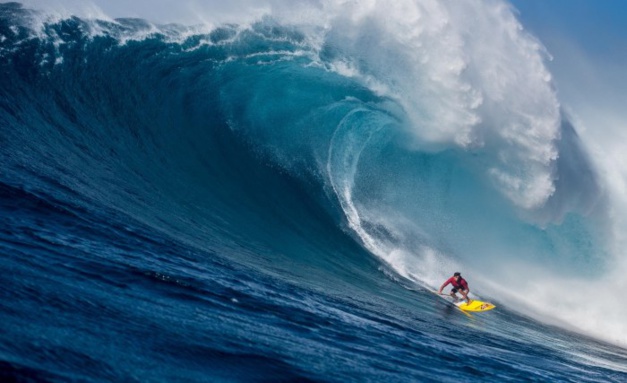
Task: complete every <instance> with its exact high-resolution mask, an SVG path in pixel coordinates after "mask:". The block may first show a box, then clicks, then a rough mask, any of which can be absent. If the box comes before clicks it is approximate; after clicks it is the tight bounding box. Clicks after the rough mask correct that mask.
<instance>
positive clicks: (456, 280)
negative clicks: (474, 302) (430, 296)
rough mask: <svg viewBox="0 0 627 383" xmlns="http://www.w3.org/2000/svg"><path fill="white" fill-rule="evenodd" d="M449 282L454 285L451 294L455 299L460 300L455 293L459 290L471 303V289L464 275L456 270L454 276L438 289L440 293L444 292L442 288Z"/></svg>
mask: <svg viewBox="0 0 627 383" xmlns="http://www.w3.org/2000/svg"><path fill="white" fill-rule="evenodd" d="M449 283H450V284H451V285H452V286H453V289H452V290H451V296H452V297H453V299H455V301H457V300H458V298H457V294H455V293H457V292H458V291H459V293H460V294H461V295H463V297H464V299H465V300H466V302H467V303H470V298H468V293H469V292H470V289H469V288H468V282H466V280H465V279H464V278H462V275H461V274H460V273H459V272H456V273H455V274H453V276H452V277H450V278H449V279H447V280H446V281H445V282H444V283H443V284H442V286H440V290H439V291H438V294H442V290H443V289H444V288H445V287H446V285H448V284H449Z"/></svg>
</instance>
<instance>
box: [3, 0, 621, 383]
mask: <svg viewBox="0 0 627 383" xmlns="http://www.w3.org/2000/svg"><path fill="white" fill-rule="evenodd" d="M41 16H42V13H40V12H35V11H31V10H28V9H24V8H22V7H21V6H20V5H19V4H15V3H5V4H0V165H1V172H0V212H1V213H0V214H1V217H2V220H1V221H0V306H1V309H0V380H2V381H8V382H68V381H70V382H97V381H102V382H110V381H120V382H127V381H130V382H133V381H136V382H177V381H181V382H196V381H198V382H219V381H225V382H233V381H242V382H258V381H272V382H275V381H276V382H282V381H316V382H318V381H320V382H351V381H354V382H365V381H372V382H380V381H394V382H405V381H406V382H415V381H434V382H447V381H451V382H452V381H460V380H461V381H478V382H479V381H480V382H483V381H576V382H623V381H625V380H627V351H625V349H624V348H620V347H619V346H615V345H612V344H608V343H603V342H601V341H599V340H595V339H594V338H591V337H587V336H584V335H579V334H578V333H577V332H575V331H571V330H565V329H562V328H560V327H557V326H551V325H546V324H543V322H540V321H537V320H535V319H531V318H529V317H527V316H524V315H521V314H520V313H517V312H516V311H514V310H513V306H515V305H514V304H512V303H511V302H508V301H506V300H499V298H498V296H497V297H495V299H491V300H492V301H494V303H495V304H497V306H498V307H497V309H496V310H493V311H491V312H488V313H483V314H475V315H472V316H467V315H464V314H463V313H461V312H460V311H459V310H457V309H456V308H454V307H452V306H450V305H449V304H448V303H447V302H445V301H444V300H441V299H438V298H437V297H435V296H434V295H433V294H431V293H430V292H428V289H429V284H430V281H425V280H423V281H421V280H419V279H416V278H411V277H408V275H409V276H412V275H415V274H413V271H412V269H411V268H407V269H400V271H399V268H398V264H396V263H394V262H393V261H390V260H389V259H387V260H386V259H382V258H381V257H380V254H378V253H377V250H376V249H378V248H377V247H376V246H379V245H380V246H381V248H384V247H385V246H387V244H389V243H393V242H394V241H399V242H403V241H406V240H407V239H406V238H405V237H403V234H402V233H401V232H400V231H399V232H393V231H392V230H391V229H390V226H389V225H387V226H386V225H384V224H383V222H384V220H383V219H374V218H372V217H367V214H365V213H364V212H366V211H368V212H369V213H372V211H373V210H372V209H368V204H369V203H371V201H373V200H378V199H386V198H387V202H389V204H390V205H394V204H396V206H401V205H403V204H404V203H405V201H403V203H400V202H399V197H398V195H395V194H390V193H389V190H388V187H389V185H387V183H383V182H379V181H378V180H380V179H383V178H384V177H383V176H382V175H387V176H388V177H391V178H394V177H393V174H394V172H395V171H398V172H399V173H398V174H397V176H398V177H400V178H396V179H394V180H393V182H394V183H396V184H397V186H398V188H402V187H405V186H412V187H414V186H416V185H421V186H425V187H427V186H429V187H431V188H432V189H431V191H430V193H425V194H424V195H422V197H420V195H421V194H420V193H418V192H417V196H416V195H414V198H415V199H416V205H415V206H413V207H412V208H411V209H414V210H416V211H418V212H422V213H424V214H425V215H426V216H425V217H423V219H424V222H423V223H424V225H422V227H423V229H424V231H423V232H422V236H417V239H415V241H427V240H430V241H431V242H430V245H432V246H433V247H437V248H440V249H442V251H444V250H447V251H450V252H451V253H452V254H461V253H462V252H460V251H459V247H460V246H461V245H460V242H459V241H457V240H455V241H453V240H451V241H450V243H448V244H446V243H442V241H443V240H442V238H444V237H445V236H446V233H447V229H445V227H448V228H449V229H448V230H452V232H455V230H456V229H455V227H454V226H450V225H449V226H447V225H448V224H447V223H446V222H451V216H450V214H451V211H450V210H447V209H446V206H447V204H452V205H453V206H455V205H456V204H458V203H459V201H458V200H457V199H456V198H454V196H452V193H450V190H451V188H454V187H455V186H459V185H465V186H464V187H465V188H466V190H467V191H470V192H472V193H475V194H479V191H480V190H483V191H484V192H485V193H486V194H487V196H485V195H484V196H476V198H475V201H486V200H489V201H490V202H491V203H494V207H493V209H494V210H497V209H499V208H500V207H502V204H503V203H504V202H503V201H504V200H503V198H502V197H494V196H495V195H497V193H495V192H490V191H488V190H484V189H481V187H482V185H483V182H484V181H483V180H482V179H481V178H480V177H478V176H477V175H476V173H475V172H474V171H473V170H472V169H468V168H463V166H462V167H460V163H461V162H463V161H462V159H461V158H460V157H461V156H462V154H461V153H460V151H459V150H458V149H451V150H444V151H433V150H432V149H430V150H426V151H415V150H413V149H412V150H408V149H407V148H406V147H405V146H404V145H402V144H400V143H399V142H402V140H403V138H404V137H406V136H405V135H406V131H405V130H404V127H405V126H406V124H407V119H408V117H407V116H406V115H405V113H404V112H403V108H402V107H401V106H399V105H398V104H397V101H396V100H394V99H391V98H389V97H386V96H384V95H382V94H380V93H378V92H375V91H373V90H372V89H370V88H369V87H368V86H367V85H366V84H364V83H363V82H362V81H358V80H357V79H355V78H353V77H350V76H348V77H347V76H344V75H341V74H339V73H338V72H337V71H334V70H330V69H329V67H328V66H327V67H325V65H324V64H325V63H327V64H328V63H330V62H332V61H333V60H334V58H337V57H338V55H339V54H340V53H338V51H336V49H337V47H336V46H332V45H327V46H325V47H324V49H323V50H322V51H315V52H314V51H313V50H310V48H311V46H310V45H309V43H308V35H307V33H306V32H304V31H303V30H302V29H299V28H296V27H294V26H289V25H287V26H286V25H282V24H281V23H278V22H276V21H273V20H271V19H267V20H264V21H260V22H258V23H255V24H253V25H251V26H250V27H246V28H242V27H238V26H234V25H227V26H224V27H220V28H217V29H215V28H214V29H212V30H211V31H209V32H206V33H205V32H203V33H200V32H197V33H188V32H189V30H188V29H186V28H184V27H181V26H163V27H161V29H160V31H159V32H157V33H152V34H150V33H147V32H146V31H147V30H148V29H149V28H151V26H150V25H149V24H148V23H147V22H144V21H142V20H136V19H126V20H117V21H115V22H112V21H100V20H83V19H81V18H78V17H70V18H64V19H62V20H56V21H50V20H48V21H45V22H43V23H41V24H38V23H39V21H37V20H40V19H41ZM44 19H45V18H44ZM34 25H35V26H34ZM96 30H98V31H99V32H95V31H96ZM320 60H322V61H320ZM329 65H330V64H329ZM564 145H566V144H564ZM364 148H367V149H366V150H365V149H364ZM353 149H354V150H358V151H359V154H356V152H354V151H352V150H353ZM564 150H570V151H571V154H569V155H566V158H571V159H572V161H578V160H580V157H579V156H580V155H579V154H578V153H579V152H578V149H577V148H576V145H575V144H572V145H570V144H569V146H568V148H567V149H564ZM572 153H574V154H572ZM480 156H481V155H480ZM357 157H359V158H360V159H359V161H356V158H357ZM489 158H490V156H489V155H487V156H485V160H489ZM582 161H583V160H582ZM562 168H563V165H562ZM584 168H585V164H584ZM403 169H405V170H407V171H409V170H411V169H415V170H416V169H417V170H419V172H418V173H419V174H420V175H419V176H417V178H415V179H407V178H403V177H407V174H408V173H407V171H405V170H403ZM347 172H348V173H350V177H349V174H348V173H347ZM351 172H352V173H351ZM409 173H412V172H411V171H410V172H409ZM473 177H478V178H473ZM349 184H350V188H349V189H350V190H351V193H353V194H352V196H351V197H350V198H347V196H346V194H342V190H346V189H344V187H345V186H347V185H349ZM590 188H594V187H593V186H590ZM423 191H424V189H423ZM434 193H435V194H434ZM436 194H437V195H438V196H439V197H437V198H436V197H434V195H436ZM438 204H439V205H438ZM411 209H410V210H411ZM473 209H475V208H474V207H468V210H467V211H465V212H460V216H459V217H468V216H470V215H472V214H473V211H472V210H473ZM356 211H359V212H361V215H359V217H360V218H359V220H357V221H356V220H355V218H354V217H355V214H356V213H355V212H356ZM438 212H439V213H438ZM438 214H439V215H438ZM495 214H496V213H495ZM495 217H497V218H498V219H502V220H504V221H506V222H510V221H511V220H512V218H511V214H510V213H509V212H500V213H498V214H497V215H496V216H495ZM495 219H496V218H495ZM438 222H439V223H440V224H438ZM501 222H503V221H501ZM357 223H359V224H357ZM566 224H567V226H568V230H569V232H570V231H571V230H574V231H576V232H577V233H582V232H583V233H585V234H586V235H589V236H590V240H589V241H588V243H589V246H590V247H591V248H592V247H593V246H595V241H596V239H595V238H596V237H594V232H593V231H592V230H589V229H588V227H587V226H586V225H584V224H580V223H579V221H578V220H577V219H573V220H571V221H569V220H568V219H566ZM520 227H523V228H526V227H527V226H525V225H520V226H517V227H516V228H514V229H512V230H513V232H515V233H521V232H523V231H524V232H525V233H527V234H528V235H530V236H533V235H535V234H534V233H536V232H537V231H542V230H540V229H530V228H526V229H524V230H523V229H521V228H520ZM549 231H550V230H549ZM557 232H558V233H559V230H557ZM529 233H530V234H529ZM553 234H554V235H556V234H555V233H553ZM548 236H549V237H550V236H551V233H549V234H548ZM376 240H379V241H380V242H377V241H376ZM545 240H547V239H546V238H544V237H542V238H540V239H537V241H538V242H542V243H544V242H543V241H545ZM371 241H375V242H371ZM407 243H410V244H413V245H416V244H415V243H414V242H411V241H410V242H407ZM421 243H422V244H424V242H421ZM560 243H561V242H560ZM377 244H379V245H377ZM413 245H412V246H413ZM416 246H417V245H416ZM438 246H439V247H438ZM512 246H515V244H514V245H512ZM563 246H565V247H567V248H569V249H570V246H577V244H572V242H568V241H566V244H564V245H563ZM409 248H410V249H412V248H413V247H411V246H410V247H409ZM593 253H594V251H593V250H590V249H586V248H583V249H582V250H581V257H582V258H585V259H584V260H583V261H582V262H583V264H584V265H585V264H589V263H590V262H594V258H593V255H591V254H593ZM460 257H461V259H462V260H463V255H460ZM591 257H592V258H591ZM384 258H385V257H384ZM531 261H532V262H533V261H534V260H533V259H532V260H531ZM478 262H481V261H480V260H478ZM484 262H488V261H487V260H484ZM563 262H564V261H563V260H562V259H561V258H560V256H559V254H556V256H555V260H553V261H551V262H548V265H547V267H551V264H555V265H557V266H559V265H560V264H562V263H563ZM416 263H417V264H419V260H416ZM423 266H424V269H428V267H427V265H423ZM557 266H556V267H557ZM420 267H422V266H420ZM573 272H575V271H573ZM593 274H594V273H593ZM595 275H596V274H595ZM471 276H472V275H471ZM438 277H439V276H438ZM468 278H469V279H470V282H471V286H473V282H476V279H479V278H475V281H473V280H472V278H471V277H468ZM438 282H439V279H438ZM510 306H511V307H510ZM623 335H624V334H623ZM616 339H618V340H619V341H620V340H621V339H622V338H621V335H620V334H619V335H618V336H617V337H616Z"/></svg>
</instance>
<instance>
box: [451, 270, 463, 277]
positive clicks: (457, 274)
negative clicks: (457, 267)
mask: <svg viewBox="0 0 627 383" xmlns="http://www.w3.org/2000/svg"><path fill="white" fill-rule="evenodd" d="M453 276H454V277H461V276H462V275H461V274H460V273H459V271H457V272H455V274H453Z"/></svg>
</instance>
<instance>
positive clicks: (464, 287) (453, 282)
mask: <svg viewBox="0 0 627 383" xmlns="http://www.w3.org/2000/svg"><path fill="white" fill-rule="evenodd" d="M449 283H450V284H451V285H453V287H455V288H456V289H460V288H461V289H462V290H468V283H467V282H466V280H465V279H464V278H461V277H460V278H459V282H458V281H457V279H455V277H450V278H449V279H447V280H446V282H444V286H446V285H448V284H449Z"/></svg>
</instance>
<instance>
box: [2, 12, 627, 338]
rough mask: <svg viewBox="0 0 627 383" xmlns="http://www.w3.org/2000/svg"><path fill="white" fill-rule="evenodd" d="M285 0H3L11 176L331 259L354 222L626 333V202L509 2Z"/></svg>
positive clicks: (415, 258) (408, 258) (539, 312)
mask: <svg viewBox="0 0 627 383" xmlns="http://www.w3.org/2000/svg"><path fill="white" fill-rule="evenodd" d="M284 6H285V7H287V8H286V9H284V10H282V11H281V12H275V11H268V12H267V13H265V14H264V15H263V16H262V17H256V18H254V21H250V22H249V21H241V22H239V23H231V24H220V25H218V26H194V27H190V26H181V25H156V24H153V23H150V22H147V21H144V20H140V19H116V20H111V19H106V18H105V17H103V16H100V17H96V18H86V17H82V18H81V17H76V16H67V15H63V16H59V15H53V14H52V13H51V12H40V11H31V10H28V9H25V8H23V7H22V6H20V5H19V4H15V3H9V4H3V5H1V8H0V17H1V19H2V25H0V65H1V70H2V80H1V84H2V86H1V87H0V91H1V92H2V97H1V99H0V107H1V114H0V123H1V124H2V132H1V134H2V135H1V136H0V139H1V140H2V143H3V146H4V149H3V150H2V151H0V155H1V157H0V159H2V162H3V163H4V164H6V168H5V169H6V172H5V176H4V178H5V180H7V182H11V183H15V184H29V183H31V184H32V183H34V182H35V181H33V180H31V179H26V178H25V177H26V176H25V174H37V175H38V179H43V178H45V179H48V180H50V179H54V180H55V182H57V183H58V185H60V186H59V187H60V190H64V193H68V194H69V195H71V198H74V199H77V200H82V199H85V200H89V201H92V202H91V203H98V204H102V205H106V206H107V207H110V208H112V209H116V210H119V211H124V212H125V213H126V214H128V215H130V216H131V217H133V218H135V219H137V220H140V221H141V222H144V223H146V224H149V225H151V226H152V227H155V228H157V229H159V230H163V231H165V232H167V233H169V234H171V235H172V236H173V237H176V238H179V239H180V240H182V241H186V242H188V243H193V244H194V245H196V246H200V247H205V248H212V247H213V248H214V249H215V248H217V249H230V248H235V247H238V248H239V250H238V254H240V257H241V258H242V259H243V261H244V262H260V261H259V260H258V259H256V257H257V255H253V254H247V252H246V248H247V246H246V245H242V243H263V244H266V246H268V248H271V249H273V250H274V251H275V252H274V255H273V257H274V258H273V262H274V263H276V262H277V260H278V259H281V260H283V262H289V261H286V260H285V258H287V259H288V260H289V259H290V258H294V257H305V258H306V257H308V256H309V255H310V256H311V257H312V258H316V257H320V258H324V256H323V255H320V253H325V252H327V251H329V249H332V248H333V247H334V246H337V245H338V243H337V242H335V240H331V239H329V238H330V237H333V238H336V237H337V234H333V235H331V236H329V233H335V232H336V229H337V228H341V229H343V230H344V231H345V232H347V233H348V234H349V235H350V236H352V237H353V238H354V239H356V240H357V242H358V243H360V244H361V245H362V246H363V247H364V248H365V249H367V250H368V251H369V252H370V253H372V254H373V255H374V256H375V257H376V259H378V260H379V261H380V262H381V263H382V264H383V265H385V268H386V269H387V270H390V271H391V272H392V274H391V275H392V276H393V277H400V278H403V279H406V280H409V281H412V282H413V283H415V284H418V285H422V286H426V287H428V288H432V287H435V286H437V285H438V284H439V283H440V282H441V281H442V280H443V278H445V277H446V276H447V275H448V274H450V273H451V272H452V271H453V269H455V270H462V271H464V273H465V274H466V275H467V276H468V278H469V279H470V280H471V282H472V285H473V286H476V287H474V288H473V291H474V292H476V293H478V294H480V295H484V296H489V297H493V298H494V299H497V300H500V301H501V302H504V304H506V305H507V306H508V307H510V308H515V307H520V308H522V309H523V310H525V312H529V310H531V312H533V313H534V314H533V315H536V316H537V317H539V318H543V319H545V320H549V321H554V322H555V323H558V322H562V321H567V323H568V326H572V327H573V328H575V329H578V330H579V331H583V332H585V333H588V334H591V335H594V336H597V337H599V338H602V339H605V340H609V341H612V342H616V343H619V344H625V342H627V339H625V338H624V334H626V333H627V328H626V325H625V321H624V316H625V311H624V309H620V308H618V307H616V305H615V303H616V302H618V301H619V300H620V299H619V297H620V292H621V291H624V288H625V285H624V282H621V281H623V280H624V279H621V278H616V276H617V275H620V273H621V272H622V271H625V264H624V261H621V259H620V254H621V242H620V238H618V237H617V235H616V233H620V231H621V228H622V224H621V223H620V222H618V221H616V220H615V218H614V217H615V214H620V212H622V211H623V209H622V208H620V206H622V204H621V203H620V200H616V198H615V197H613V196H614V194H613V193H612V191H611V190H610V191H609V192H608V190H607V189H608V187H607V185H606V181H605V180H604V178H603V177H602V176H601V175H599V174H602V173H599V172H598V171H597V170H596V166H597V165H596V164H595V162H594V159H591V158H589V157H588V155H587V154H586V143H585V142H582V141H581V140H580V138H579V137H578V135H577V132H576V127H573V126H572V124H571V123H570V122H569V121H568V119H567V117H566V116H565V115H564V114H563V113H562V111H561V106H560V103H559V101H558V98H557V95H556V91H555V89H554V88H553V85H552V83H551V75H550V73H548V71H547V69H546V68H545V66H544V60H546V59H547V58H548V53H547V52H545V50H544V48H543V46H542V44H541V43H540V42H539V41H537V40H536V39H535V38H533V37H532V36H531V35H529V34H528V33H526V32H525V30H524V29H523V28H522V26H521V25H520V24H519V22H518V21H517V20H516V18H515V15H514V13H513V10H512V9H511V7H510V6H509V5H507V4H506V3H503V2H500V1H483V2H473V3H472V4H467V3H464V4H460V3H457V2H456V3H452V2H432V1H399V2H395V3H394V4H388V3H386V2H382V1H374V0H373V1H368V2H360V3H354V2H319V3H316V4H315V5H307V4H301V3H297V4H290V5H284ZM33 187H34V186H33ZM66 198H67V197H66ZM303 201H305V202H303ZM617 209H619V210H617ZM338 241H340V240H339V239H338ZM303 252H304V253H305V254H308V255H303ZM277 254H280V256H279V255H277ZM308 262H312V263H314V262H317V261H314V260H311V261H308ZM351 262H354V261H353V260H337V259H334V260H329V261H328V263H329V264H333V265H334V267H335V268H337V269H339V270H341V269H346V268H347V267H348V264H349V263H351ZM271 263H272V262H271ZM343 263H344V264H343ZM263 267H270V266H268V265H267V264H266V266H263ZM285 267H286V268H287V267H289V266H285ZM351 267H352V266H351ZM334 270H335V269H334ZM310 282H311V281H310ZM311 283H315V282H311ZM583 302H585V305H582V303H583Z"/></svg>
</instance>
